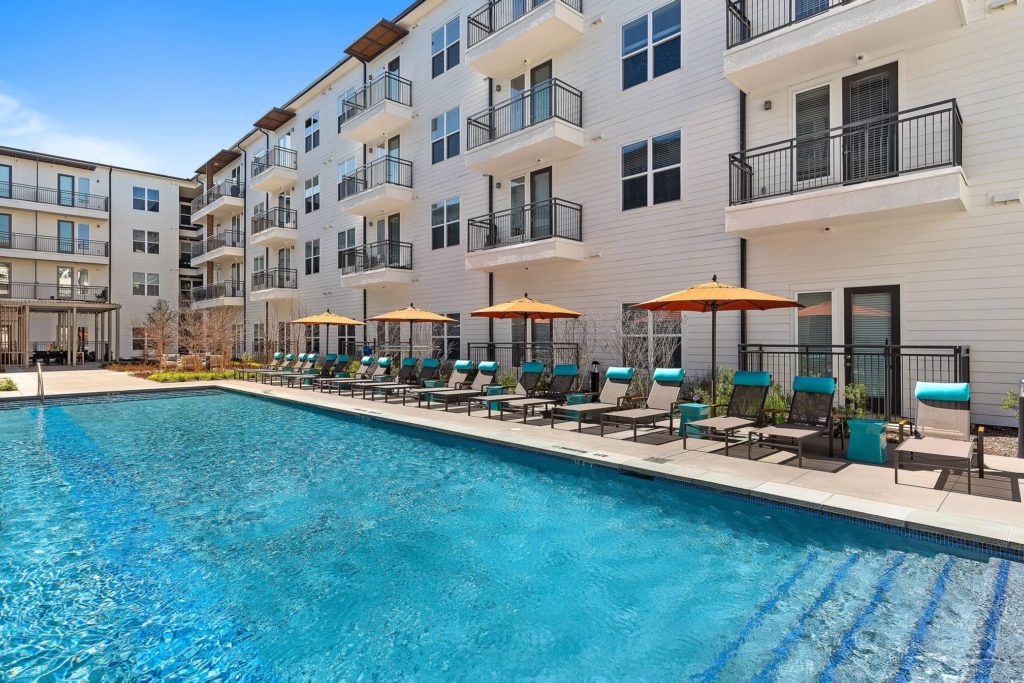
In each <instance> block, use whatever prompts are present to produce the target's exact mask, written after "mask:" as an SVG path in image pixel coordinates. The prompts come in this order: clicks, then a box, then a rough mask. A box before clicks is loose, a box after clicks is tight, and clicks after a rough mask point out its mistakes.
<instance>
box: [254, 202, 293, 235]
mask: <svg viewBox="0 0 1024 683" xmlns="http://www.w3.org/2000/svg"><path fill="white" fill-rule="evenodd" d="M298 227H299V212H298V211H296V210H295V209H286V208H284V207H280V206H275V207H274V208H272V209H268V210H266V211H263V212H262V213H258V214H256V215H255V216H253V217H252V234H254V235H256V234H258V233H261V232H263V231H264V230H270V229H271V228H289V229H291V230H296V229H298Z"/></svg>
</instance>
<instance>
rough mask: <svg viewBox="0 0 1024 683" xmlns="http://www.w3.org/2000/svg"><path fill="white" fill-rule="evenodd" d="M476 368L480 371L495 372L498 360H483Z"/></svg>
mask: <svg viewBox="0 0 1024 683" xmlns="http://www.w3.org/2000/svg"><path fill="white" fill-rule="evenodd" d="M478 369H479V370H480V372H497V371H498V361H496V360H489V361H485V362H483V363H481V364H480V365H479V366H478Z"/></svg>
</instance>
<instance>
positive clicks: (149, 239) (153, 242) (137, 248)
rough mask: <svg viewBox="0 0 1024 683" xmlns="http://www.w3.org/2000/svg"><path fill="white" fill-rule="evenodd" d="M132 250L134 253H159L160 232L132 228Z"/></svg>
mask: <svg viewBox="0 0 1024 683" xmlns="http://www.w3.org/2000/svg"><path fill="white" fill-rule="evenodd" d="M132 252H134V253H136V254H159V253H160V233H158V232H155V231H153V230H132Z"/></svg>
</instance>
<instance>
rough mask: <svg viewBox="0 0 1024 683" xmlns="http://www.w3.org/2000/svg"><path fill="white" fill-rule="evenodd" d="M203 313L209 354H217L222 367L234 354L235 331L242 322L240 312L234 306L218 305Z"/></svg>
mask: <svg viewBox="0 0 1024 683" xmlns="http://www.w3.org/2000/svg"><path fill="white" fill-rule="evenodd" d="M203 313H205V317H206V321H207V331H208V334H209V350H210V354H211V355H213V356H219V361H220V367H221V369H223V368H224V367H226V365H227V362H228V361H229V360H230V359H231V357H232V355H233V354H234V340H235V332H236V330H237V328H238V325H239V324H240V323H241V322H242V316H241V312H240V311H239V310H238V308H237V307H235V306H218V307H217V308H209V309H206V310H205V311H203ZM210 369H211V370H212V369H213V368H212V367H211V368H210Z"/></svg>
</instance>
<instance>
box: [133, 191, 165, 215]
mask: <svg viewBox="0 0 1024 683" xmlns="http://www.w3.org/2000/svg"><path fill="white" fill-rule="evenodd" d="M132 208H133V209H135V210H137V211H154V212H155V211H159V210H160V190H151V189H149V188H146V187H133V188H132Z"/></svg>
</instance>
